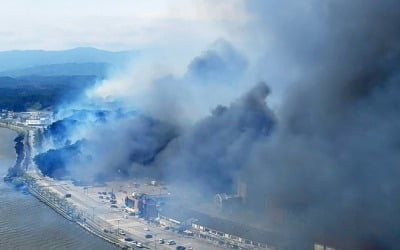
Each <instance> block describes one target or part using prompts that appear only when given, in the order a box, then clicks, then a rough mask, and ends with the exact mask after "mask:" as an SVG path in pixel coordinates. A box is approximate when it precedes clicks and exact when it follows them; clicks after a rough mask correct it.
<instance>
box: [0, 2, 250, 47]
mask: <svg viewBox="0 0 400 250" xmlns="http://www.w3.org/2000/svg"><path fill="white" fill-rule="evenodd" d="M242 1H243V0H230V1H228V0H222V1H211V0H192V1H187V0H116V1H111V0H85V1H81V0H69V1H61V0H58V1H57V0H36V1H30V0H14V1H6V2H5V3H1V8H0V34H1V36H0V50H7V49H34V48H38V49H61V48H70V47H75V46H96V47H101V48H106V49H114V50H118V49H127V48H137V47H152V46H154V47H157V46H169V45H170V44H174V43H179V42H181V43H182V41H181V40H183V41H184V42H185V43H191V44H193V47H194V48H200V44H202V45H204V44H207V43H210V42H211V41H212V40H215V39H217V38H218V37H221V36H223V37H228V36H230V33H231V32H230V30H229V29H226V28H227V27H228V26H229V27H238V26H240V25H242V24H243V22H244V21H245V19H246V15H245V13H244V11H243V9H242V8H241V7H242V6H241V3H242Z"/></svg>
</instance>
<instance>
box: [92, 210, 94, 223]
mask: <svg viewBox="0 0 400 250" xmlns="http://www.w3.org/2000/svg"><path fill="white" fill-rule="evenodd" d="M92 220H93V221H94V207H92Z"/></svg>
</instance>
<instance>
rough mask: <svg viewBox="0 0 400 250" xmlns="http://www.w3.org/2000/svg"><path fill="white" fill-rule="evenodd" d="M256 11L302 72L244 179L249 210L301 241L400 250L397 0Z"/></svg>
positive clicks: (277, 4) (262, 6)
mask: <svg viewBox="0 0 400 250" xmlns="http://www.w3.org/2000/svg"><path fill="white" fill-rule="evenodd" d="M249 5H251V6H250V8H256V9H253V10H255V11H257V12H259V19H258V21H259V24H260V27H261V28H260V29H262V28H265V29H267V28H269V29H271V30H273V31H274V32H275V35H276V39H280V40H279V41H280V43H279V46H277V50H281V51H280V53H283V54H285V56H286V57H288V58H290V59H291V64H290V65H291V66H292V67H299V68H301V69H302V71H303V73H302V74H301V76H300V77H299V79H298V82H297V83H296V85H295V86H292V88H291V92H290V94H289V95H288V96H287V98H286V99H285V102H284V103H285V104H284V106H283V109H282V112H281V113H280V123H279V125H278V127H279V129H277V133H276V134H274V135H273V137H272V138H271V139H270V141H268V142H266V143H264V145H263V146H262V147H260V148H258V149H257V150H256V151H255V152H254V155H253V158H252V160H251V164H250V165H249V168H248V169H246V171H244V173H243V174H244V175H247V178H248V183H249V199H248V200H249V204H248V205H249V206H250V207H252V208H255V209H256V210H257V211H258V212H262V211H264V212H265V211H267V214H268V215H269V216H273V215H276V214H280V215H281V218H280V221H279V223H280V225H281V226H282V231H286V232H289V234H292V235H295V236H296V237H297V239H296V240H298V241H299V242H301V241H303V242H306V241H310V242H316V241H320V242H325V243H326V244H328V245H331V246H334V247H338V248H339V249H398V248H399V247H398V246H399V243H400V240H399V239H400V231H399V225H400V216H399V215H398V211H399V210H400V201H399V198H398V193H399V191H400V185H399V183H400V182H399V181H398V180H399V177H400V157H399V155H400V147H399V145H400V144H399V142H400V136H399V133H398V131H399V129H400V119H399V117H400V108H399V107H400V98H399V94H400V84H399V80H400V78H399V77H400V74H399V73H400V71H399V62H400V15H399V10H400V2H399V1H391V0H388V1H368V0H367V1H360V0H356V1H312V0H311V1H288V2H285V3H283V2H281V1H264V2H262V3H260V2H258V3H257V4H255V3H254V4H253V3H249ZM272 6H273V7H274V8H273V9H274V11H275V10H276V12H274V13H272V11H273V10H272V9H271V7H272ZM288 10H292V11H293V12H290V14H289V13H286V11H288ZM273 18H276V19H275V20H274V19H273ZM250 180H251V181H250Z"/></svg>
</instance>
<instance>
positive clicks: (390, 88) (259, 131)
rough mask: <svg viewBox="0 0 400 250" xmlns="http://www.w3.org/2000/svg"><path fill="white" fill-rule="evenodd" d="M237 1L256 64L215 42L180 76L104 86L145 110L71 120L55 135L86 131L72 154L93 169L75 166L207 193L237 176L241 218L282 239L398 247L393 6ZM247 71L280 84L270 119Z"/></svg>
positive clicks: (363, 1)
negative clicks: (242, 186) (246, 18)
mask: <svg viewBox="0 0 400 250" xmlns="http://www.w3.org/2000/svg"><path fill="white" fill-rule="evenodd" d="M246 4H247V7H248V12H249V15H251V17H252V18H251V19H250V22H249V23H248V29H247V30H246V32H245V34H246V35H247V36H248V37H249V38H250V39H252V40H254V41H252V42H253V43H252V45H254V48H251V49H249V51H250V50H254V51H256V52H257V53H258V54H260V56H259V60H257V61H256V64H254V61H252V62H249V61H248V60H247V59H246V55H242V53H241V52H238V51H236V49H234V46H233V45H230V44H228V43H227V42H225V41H222V42H221V41H220V42H218V43H216V45H213V46H211V47H210V48H209V49H208V50H206V51H205V52H204V53H203V54H202V55H200V56H198V57H196V58H195V59H194V60H193V61H192V62H190V63H189V64H188V68H187V70H185V73H183V74H182V75H181V76H179V75H175V74H170V75H168V74H167V75H162V76H161V77H160V76H157V77H148V78H146V79H147V80H148V82H146V83H147V85H146V84H145V87H143V85H141V84H137V85H130V84H129V83H126V82H125V81H122V82H121V81H112V80H111V81H109V82H106V83H104V85H102V86H100V88H102V90H103V91H104V93H106V94H110V95H112V93H111V92H108V90H112V89H117V90H121V89H122V90H123V91H122V92H124V94H126V95H127V96H129V98H130V99H131V101H132V103H129V104H130V105H128V106H129V108H132V107H134V108H136V110H140V112H138V113H136V114H135V115H128V116H117V115H111V116H107V117H108V118H106V119H105V121H102V122H93V120H92V119H89V120H90V122H87V120H88V119H86V118H84V119H83V118H82V119H79V122H80V123H79V124H80V125H79V126H78V128H75V129H73V130H72V132H68V133H70V134H69V136H68V137H69V138H73V139H69V140H70V143H71V144H69V143H67V140H61V141H62V142H63V144H65V145H64V146H68V145H75V144H74V143H76V142H78V141H79V140H80V139H86V140H87V141H88V142H87V143H88V144H85V147H83V148H82V149H81V150H82V151H80V152H81V153H82V155H84V156H85V157H89V159H90V162H91V163H92V164H82V165H80V164H74V165H73V166H74V167H70V172H71V173H75V174H78V173H79V174H81V175H83V176H91V175H92V176H93V173H96V174H99V173H100V174H101V173H103V174H104V173H110V174H109V175H112V173H121V175H122V176H126V177H132V176H137V175H138V174H140V173H142V174H143V173H144V172H146V171H144V169H150V170H151V171H150V172H151V173H152V174H154V175H156V176H157V175H158V177H162V178H163V179H166V180H168V181H170V182H172V183H179V184H181V183H185V182H186V183H190V184H192V185H193V186H195V187H196V188H198V189H197V192H199V191H200V190H201V192H202V193H205V194H206V195H212V194H215V193H217V192H234V186H235V182H236V181H237V179H241V180H242V181H243V182H245V183H246V184H247V197H245V202H246V204H245V205H244V206H246V208H245V209H243V210H246V211H248V212H247V213H244V212H243V213H239V214H238V217H243V218H245V219H249V221H253V222H254V223H258V224H259V225H260V226H262V227H268V228H271V227H272V228H274V229H277V230H278V231H280V233H282V234H286V235H287V238H288V239H290V240H291V241H292V242H291V244H294V245H295V246H296V247H294V245H292V246H291V247H290V248H294V249H296V248H297V249H309V248H310V245H312V244H313V243H314V242H321V243H324V244H328V245H331V246H333V247H337V248H339V249H398V245H399V244H400V241H399V240H398V239H399V238H400V235H399V230H398V225H400V217H399V215H398V211H399V210H400V201H399V199H398V198H397V196H398V195H397V194H398V193H399V191H400V185H399V183H400V182H399V181H398V179H399V177H400V173H399V171H400V168H399V164H400V158H399V155H400V152H399V151H400V147H399V145H400V143H399V142H400V137H399V136H398V131H399V128H400V120H399V119H398V117H400V108H399V107H400V99H399V98H398V95H399V93H400V87H399V86H400V85H399V77H400V75H399V66H398V63H399V59H400V57H399V55H400V53H399V52H400V46H399V44H400V32H399V30H400V20H399V19H400V15H399V14H398V10H399V9H400V3H399V2H398V1H394V0H384V1H379V2H378V1H373V0H354V1H344V0H337V1H334V0H324V1H319V0H306V1H295V0H288V1H278V0H270V1H248V2H247V3H246ZM249 69H251V70H250V72H261V73H260V76H263V77H264V78H265V79H267V80H268V81H276V82H272V83H271V84H272V85H271V86H280V85H285V86H289V87H288V88H284V89H285V90H286V91H282V92H281V95H280V97H281V100H280V103H281V104H280V106H279V109H277V110H275V115H274V114H273V113H272V111H271V110H270V109H269V108H268V107H267V105H266V102H265V98H266V96H267V95H268V94H269V88H268V87H267V86H266V85H265V84H259V85H257V86H256V87H255V88H253V89H252V90H250V91H249V92H248V93H247V94H244V95H242V94H239V93H245V92H244V91H243V89H244V88H247V87H248V86H249V85H248V84H244V85H243V84H241V83H242V82H243V81H245V80H246V79H248V78H247V75H246V74H248V71H249ZM264 72H266V73H264ZM139 73H140V72H139ZM137 75H138V73H135V74H134V76H137ZM253 78H256V77H253ZM250 79H251V77H250ZM132 86H140V88H139V89H140V91H137V92H136V90H137V89H135V88H133V90H132V92H130V91H128V90H130V87H132ZM272 90H273V91H274V88H272ZM95 92H96V91H95ZM120 92H121V91H120ZM239 96H242V97H239ZM232 100H236V101H234V102H233V103H232V104H231V105H229V104H228V103H230V102H231V101H232ZM125 103H126V100H125ZM100 106H101V105H100ZM211 107H212V108H213V111H212V113H211V115H210V114H209V111H210V109H211ZM150 117H152V118H150ZM275 117H277V118H275ZM82 120H83V122H82ZM95 121H96V120H95ZM188 121H189V122H188ZM111 145H112V150H110V147H111ZM67 168H68V167H67ZM146 173H147V172H146ZM283 244H284V243H283Z"/></svg>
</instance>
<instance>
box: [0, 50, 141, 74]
mask: <svg viewBox="0 0 400 250" xmlns="http://www.w3.org/2000/svg"><path fill="white" fill-rule="evenodd" d="M137 54H138V52H137V51H133V50H127V51H118V52H112V51H106V50H100V49H96V48H91V47H79V48H74V49H69V50H55V51H47V50H11V51H0V72H6V71H14V70H22V69H27V68H33V67H37V66H43V65H55V64H70V63H103V64H109V65H115V66H118V65H122V64H125V63H126V62H128V61H129V60H131V59H132V58H133V57H134V56H135V55H137Z"/></svg>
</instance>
